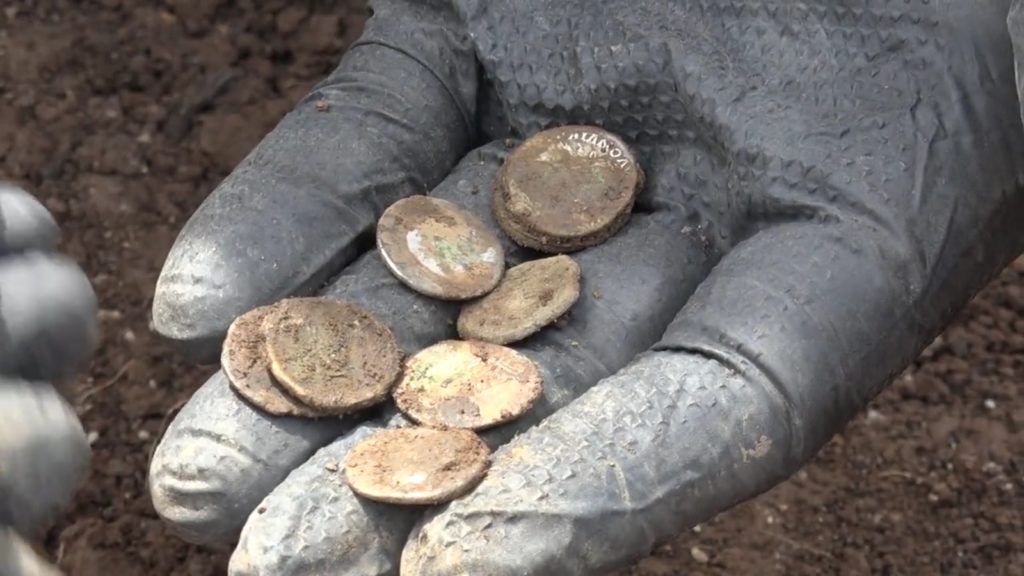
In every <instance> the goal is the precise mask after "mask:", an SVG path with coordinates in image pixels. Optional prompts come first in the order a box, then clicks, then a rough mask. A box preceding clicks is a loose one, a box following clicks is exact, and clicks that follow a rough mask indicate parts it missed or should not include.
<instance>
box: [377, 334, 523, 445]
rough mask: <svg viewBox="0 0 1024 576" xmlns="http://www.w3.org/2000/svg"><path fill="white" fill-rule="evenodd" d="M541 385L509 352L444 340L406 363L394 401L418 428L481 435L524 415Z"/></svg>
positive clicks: (520, 359)
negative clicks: (421, 425)
mask: <svg viewBox="0 0 1024 576" xmlns="http://www.w3.org/2000/svg"><path fill="white" fill-rule="evenodd" d="M542 384H543V378H542V377H541V374H540V370H539V369H538V368H537V365H536V364H534V363H533V361H531V360H530V359H529V358H527V357H526V356H523V355H522V354H520V353H519V352H516V351H515V350H513V349H511V348H507V347H505V346H498V345H497V344H490V343H487V342H477V341H467V340H445V341H443V342H439V343H437V344H434V345H433V346H430V347H428V348H425V349H423V350H421V351H420V352H418V353H417V354H415V355H414V356H412V357H411V358H409V359H408V360H407V362H406V366H405V370H404V372H403V373H402V377H401V378H400V380H399V382H398V385H397V386H396V387H395V391H394V398H395V403H396V404H397V405H398V408H399V409H400V410H401V411H402V412H403V413H405V415H406V416H408V417H409V418H410V419H412V420H413V421H415V422H417V423H419V424H423V425H425V426H432V427H437V428H466V429H470V430H482V429H485V428H490V427H493V426H497V425H498V424H503V423H505V422H508V421H510V420H513V419H515V418H518V417H520V416H522V415H523V414H524V413H526V411H527V410H529V409H530V408H532V407H533V405H534V404H536V402H537V400H538V399H539V398H540V395H541V387H542Z"/></svg>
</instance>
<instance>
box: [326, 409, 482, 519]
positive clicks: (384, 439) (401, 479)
mask: <svg viewBox="0 0 1024 576" xmlns="http://www.w3.org/2000/svg"><path fill="white" fill-rule="evenodd" d="M489 466H490V450H489V449H488V448H487V445H486V444H484V443H483V441H482V440H481V439H480V437H479V436H477V435H476V434H475V433H473V432H472V431H469V430H458V429H451V430H438V429H432V428H421V427H411V428H397V429H392V430H382V431H380V432H377V433H376V434H374V435H373V436H370V437H369V438H367V439H366V440H363V441H362V442H360V443H359V444H357V445H356V446H355V447H354V448H352V450H350V451H349V453H348V456H346V458H345V477H346V480H347V481H348V485H349V487H350V488H351V489H352V491H353V492H355V493H356V494H359V495H360V496H363V497H364V498H369V499H371V500H377V501H380V502H389V503H392V504H419V505H425V504H440V503H442V502H447V501H450V500H454V499H456V498H458V497H460V496H462V495H464V494H466V493H467V492H469V491H470V490H472V489H473V487H474V486H475V485H476V484H477V483H478V482H479V481H480V480H481V479H482V478H483V477H484V475H485V474H486V473H487V469H488V467H489Z"/></svg>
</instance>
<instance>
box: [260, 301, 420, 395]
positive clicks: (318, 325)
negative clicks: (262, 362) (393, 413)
mask: <svg viewBox="0 0 1024 576" xmlns="http://www.w3.org/2000/svg"><path fill="white" fill-rule="evenodd" d="M263 331H264V333H265V335H266V341H267V356H268V357H269V358H270V372H271V374H272V375H273V376H274V378H275V379H277V381H278V382H279V383H280V384H281V386H282V387H283V388H284V389H285V390H287V391H288V393H290V394H291V395H292V396H294V397H295V398H297V399H298V400H300V401H301V402H302V403H304V404H306V405H308V406H310V407H312V408H314V409H316V410H317V411H319V412H321V413H329V414H336V415H340V414H346V413H349V412H353V411H356V410H361V409H363V408H367V407H370V406H372V405H374V404H377V403H379V402H381V401H383V400H384V399H385V398H387V395H388V392H390V390H391V387H392V386H393V385H394V383H395V381H396V380H397V378H398V375H399V374H400V373H401V370H402V352H401V349H400V348H399V347H398V342H397V341H396V340H395V337H394V334H392V332H391V330H390V329H389V328H388V327H387V326H386V325H384V324H383V323H382V322H380V321H378V320H377V319H376V318H374V317H373V316H372V315H371V314H370V313H369V312H368V311H366V310H364V309H363V308H361V307H359V306H356V305H354V304H351V303H349V302H343V301H339V300H332V299H328V298H291V299H287V300H282V301H280V302H278V303H277V305H275V307H274V309H273V310H272V311H271V312H270V313H269V314H268V315H267V316H266V318H264V320H263Z"/></svg>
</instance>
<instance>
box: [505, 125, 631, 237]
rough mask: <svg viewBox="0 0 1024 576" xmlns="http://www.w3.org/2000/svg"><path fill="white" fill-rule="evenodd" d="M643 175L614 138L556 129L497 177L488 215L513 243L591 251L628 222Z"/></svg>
mask: <svg viewBox="0 0 1024 576" xmlns="http://www.w3.org/2000/svg"><path fill="white" fill-rule="evenodd" d="M643 180H644V178H643V170H642V169H641V167H640V164H639V163H638V162H636V159H635V158H634V157H633V154H632V152H631V151H630V150H629V148H628V147H627V146H626V145H625V144H624V143H623V142H622V141H621V140H619V139H618V137H617V136H615V135H614V134H611V133H609V132H607V131H605V130H602V129H600V128H596V127H591V126H561V127H558V128H552V129H549V130H545V131H543V132H541V133H539V134H535V135H534V136H532V137H530V138H528V139H527V140H526V141H525V142H523V143H522V144H521V145H520V146H518V147H517V148H516V149H515V150H514V151H513V152H512V153H511V154H510V155H509V157H508V159H507V160H506V161H505V163H504V164H503V165H502V167H501V169H500V170H499V172H498V185H497V186H495V188H494V195H493V203H494V206H493V211H494V217H495V219H496V220H497V221H498V225H499V226H501V228H502V229H503V230H504V231H505V233H506V234H508V236H509V238H511V239H512V240H513V241H514V242H516V243H517V244H519V245H521V246H525V247H527V248H532V249H534V250H537V251H540V252H546V253H564V252H572V251H576V250H580V249H582V248H587V247H590V246H596V245H597V244H600V243H602V242H604V241H605V240H607V239H608V238H610V237H612V236H613V235H615V233H616V232H618V231H619V230H620V229H621V228H622V227H623V226H624V225H625V224H626V222H627V221H628V220H629V216H630V212H631V211H632V209H633V203H634V201H635V199H636V195H637V193H638V192H639V190H640V188H641V187H642V186H643Z"/></svg>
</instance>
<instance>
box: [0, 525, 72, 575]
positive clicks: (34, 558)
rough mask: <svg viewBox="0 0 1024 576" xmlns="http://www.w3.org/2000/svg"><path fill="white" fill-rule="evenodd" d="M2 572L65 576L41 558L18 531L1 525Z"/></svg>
mask: <svg viewBox="0 0 1024 576" xmlns="http://www.w3.org/2000/svg"><path fill="white" fill-rule="evenodd" d="M0 574H3V575H4V576H63V575H62V574H61V572H60V571H59V570H57V568H56V567H54V566H51V565H50V564H49V563H47V562H46V561H45V560H43V559H42V558H40V557H39V556H38V555H37V554H36V553H35V551H34V550H32V547H31V546H29V545H28V543H27V542H25V541H24V540H22V538H21V537H20V536H18V534H17V533H15V532H14V531H13V530H11V529H9V528H5V527H3V526H0Z"/></svg>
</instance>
